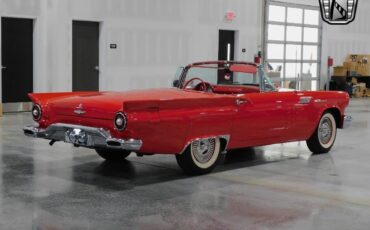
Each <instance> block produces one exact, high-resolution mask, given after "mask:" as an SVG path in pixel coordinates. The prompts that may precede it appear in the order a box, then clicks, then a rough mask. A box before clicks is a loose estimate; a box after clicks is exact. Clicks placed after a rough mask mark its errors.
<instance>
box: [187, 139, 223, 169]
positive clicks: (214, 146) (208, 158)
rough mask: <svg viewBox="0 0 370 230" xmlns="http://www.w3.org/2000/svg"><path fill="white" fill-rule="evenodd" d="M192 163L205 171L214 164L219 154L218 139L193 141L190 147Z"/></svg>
mask: <svg viewBox="0 0 370 230" xmlns="http://www.w3.org/2000/svg"><path fill="white" fill-rule="evenodd" d="M190 150H191V157H192V159H193V161H194V163H195V164H196V165H197V166H198V167H199V168H202V169H207V168H209V167H211V166H212V165H213V164H214V163H216V161H217V158H218V156H219V154H220V140H219V138H207V139H200V140H196V141H193V142H192V143H191V146H190Z"/></svg>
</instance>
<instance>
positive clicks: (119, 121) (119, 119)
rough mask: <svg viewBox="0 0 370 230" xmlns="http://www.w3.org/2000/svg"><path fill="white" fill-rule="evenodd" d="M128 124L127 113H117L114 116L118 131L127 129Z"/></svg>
mask: <svg viewBox="0 0 370 230" xmlns="http://www.w3.org/2000/svg"><path fill="white" fill-rule="evenodd" d="M126 125H127V118H126V115H125V114H123V113H117V114H116V116H115V117H114V127H116V129H117V130H118V131H123V130H125V129H126Z"/></svg>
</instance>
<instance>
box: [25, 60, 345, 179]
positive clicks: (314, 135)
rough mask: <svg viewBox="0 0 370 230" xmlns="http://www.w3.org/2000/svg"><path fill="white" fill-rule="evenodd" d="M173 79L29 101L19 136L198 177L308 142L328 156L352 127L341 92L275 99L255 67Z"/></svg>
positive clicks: (215, 68)
mask: <svg viewBox="0 0 370 230" xmlns="http://www.w3.org/2000/svg"><path fill="white" fill-rule="evenodd" d="M178 73H179V74H178V77H177V79H176V80H175V81H174V87H173V88H167V89H151V90H134V91H128V92H73V93H34V94H30V95H29V96H30V98H31V100H32V101H33V103H34V106H33V108H32V116H33V119H34V120H35V121H36V122H37V123H38V125H37V126H28V127H25V128H24V134H26V135H27V136H31V137H37V138H44V139H47V140H49V141H50V145H53V144H54V143H55V142H56V141H63V142H67V143H71V144H73V145H74V146H76V147H86V148H91V149H95V150H96V152H97V153H98V154H99V155H100V156H101V157H102V158H104V159H105V160H107V161H120V160H123V159H125V158H126V157H127V156H129V154H130V153H132V152H135V153H136V154H137V155H139V156H143V155H152V154H173V155H175V156H176V160H177V162H178V164H179V166H180V167H181V168H182V169H183V170H184V171H185V172H186V173H188V174H204V173H208V172H210V171H211V170H212V169H214V167H215V166H216V165H217V163H218V162H219V161H220V159H222V157H223V156H224V154H226V153H227V151H229V150H232V149H239V148H246V147H253V146H263V145H269V144H275V143H284V142H293V141H307V146H308V148H309V149H310V150H311V151H312V152H313V153H327V152H329V151H330V149H331V148H332V146H333V144H334V142H335V138H336V134H337V129H343V128H346V127H348V126H349V124H350V121H351V117H350V116H346V115H345V109H346V107H347V106H348V103H349V96H348V94H347V93H344V92H313V91H294V90H293V91H285V92H282V91H279V90H277V89H276V88H275V86H274V85H273V84H272V83H271V81H270V80H269V78H268V77H267V76H266V75H265V74H264V72H263V70H262V67H261V66H258V65H256V64H254V63H245V62H227V61H214V62H202V63H195V64H191V65H188V66H186V67H185V68H181V71H179V72H178Z"/></svg>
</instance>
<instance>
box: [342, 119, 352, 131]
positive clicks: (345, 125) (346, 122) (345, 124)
mask: <svg viewBox="0 0 370 230" xmlns="http://www.w3.org/2000/svg"><path fill="white" fill-rule="evenodd" d="M351 123H352V117H351V116H344V118H343V129H348V128H349V127H350V126H351Z"/></svg>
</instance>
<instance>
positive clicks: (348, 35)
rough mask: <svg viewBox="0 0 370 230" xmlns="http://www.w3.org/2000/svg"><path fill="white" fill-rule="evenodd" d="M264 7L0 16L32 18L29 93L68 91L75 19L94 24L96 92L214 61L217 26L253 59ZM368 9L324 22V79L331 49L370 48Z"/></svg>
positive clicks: (97, 7)
mask: <svg viewBox="0 0 370 230" xmlns="http://www.w3.org/2000/svg"><path fill="white" fill-rule="evenodd" d="M285 1H287V2H291V3H298V4H306V5H307V4H309V5H314V6H318V1H317V0H305V1H303V0H298V1H295V0H294V1H293V0H285ZM263 7H264V4H263V1H261V0H248V1H245V0H233V1H229V0H188V1H181V0H106V1H101V0H0V17H21V18H32V19H34V20H35V28H34V53H35V54H34V55H35V58H34V62H35V63H34V91H35V92H47V91H71V90H72V21H73V20H85V21H96V22H100V25H101V28H100V32H101V33H100V71H101V72H100V90H127V89H142V88H152V87H168V86H169V85H170V84H171V82H172V79H173V76H174V73H175V71H176V68H177V67H178V66H180V65H185V64H188V63H190V62H194V61H200V60H215V59H217V57H218V31H219V30H220V29H223V30H235V31H237V33H236V34H237V37H236V44H237V48H236V49H237V50H236V51H235V55H236V58H237V59H238V60H241V61H252V60H253V57H254V55H255V54H256V53H257V52H258V51H260V50H262V43H263V37H262V36H263V23H264V22H263V21H264V20H263V19H264V15H263V13H264V9H263ZM369 9H370V2H367V1H359V7H358V12H357V18H356V20H355V22H353V23H351V24H350V25H347V26H331V25H327V24H325V23H324V25H323V41H322V44H323V47H322V60H323V63H322V68H321V75H322V77H323V78H326V59H327V57H328V56H329V55H330V56H332V57H334V60H335V64H336V65H339V64H341V63H342V62H343V60H344V58H345V57H346V56H347V54H349V53H370V40H369V39H368V37H369V35H370V27H369V26H368V25H367V23H368V21H369V19H370V15H369V14H368V13H367V12H368V11H369ZM229 10H231V11H233V12H235V14H236V18H235V19H234V20H233V21H232V22H227V21H226V20H225V15H226V12H227V11H229ZM0 37H1V36H0ZM110 44H117V49H110V47H109V45H110ZM243 48H245V49H246V53H243V52H241V50H242V49H243ZM0 49H1V47H0ZM321 82H322V85H323V84H324V82H323V81H321ZM0 84H1V83H0ZM0 90H1V87H0Z"/></svg>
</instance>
